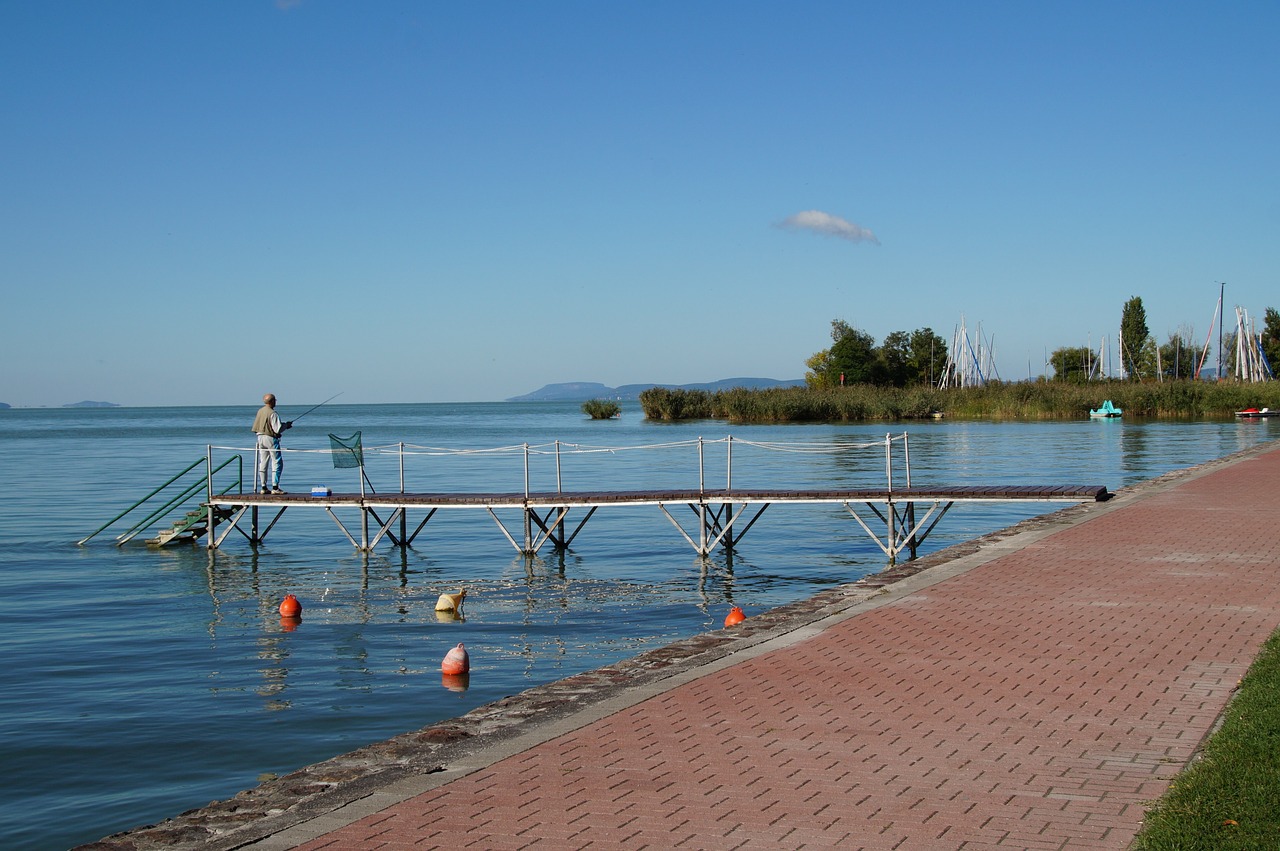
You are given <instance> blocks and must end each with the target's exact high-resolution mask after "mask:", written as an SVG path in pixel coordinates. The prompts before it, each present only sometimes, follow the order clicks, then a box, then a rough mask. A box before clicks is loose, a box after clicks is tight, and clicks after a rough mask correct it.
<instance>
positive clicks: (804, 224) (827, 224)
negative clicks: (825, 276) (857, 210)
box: [778, 210, 880, 245]
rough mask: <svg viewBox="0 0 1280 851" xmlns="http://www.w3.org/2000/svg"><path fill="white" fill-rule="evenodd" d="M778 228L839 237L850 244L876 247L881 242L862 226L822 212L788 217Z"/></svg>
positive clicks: (802, 213)
mask: <svg viewBox="0 0 1280 851" xmlns="http://www.w3.org/2000/svg"><path fill="white" fill-rule="evenodd" d="M778 227H780V228H784V229H786V230H810V231H813V232H814V233H820V234H823V235H824V236H838V237H840V238H841V239H847V240H849V241H850V242H871V243H874V244H876V245H879V244H880V240H878V239H876V235H875V234H874V233H872V232H871V231H869V230H867V229H866V228H864V227H863V226H862V225H858V224H854V223H853V222H851V221H848V220H847V219H842V218H840V217H839V216H833V215H831V214H830V213H824V212H822V211H821V210H804V211H803V212H799V213H796V214H795V215H792V216H787V217H786V218H785V219H783V220H782V221H781V222H779V223H778Z"/></svg>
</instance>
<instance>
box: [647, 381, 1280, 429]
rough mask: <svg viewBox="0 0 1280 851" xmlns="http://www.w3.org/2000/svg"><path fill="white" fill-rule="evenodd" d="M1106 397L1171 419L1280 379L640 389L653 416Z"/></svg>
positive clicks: (1271, 402)
mask: <svg viewBox="0 0 1280 851" xmlns="http://www.w3.org/2000/svg"><path fill="white" fill-rule="evenodd" d="M1105 399H1110V400H1111V401H1112V402H1113V403H1114V404H1115V405H1116V406H1117V407H1119V408H1121V409H1123V410H1124V413H1125V416H1132V417H1158V418H1169V419H1178V418H1183V419H1202V418H1213V417H1231V416H1234V414H1235V412H1236V411H1239V410H1243V409H1244V408H1251V407H1252V408H1271V409H1272V410H1280V382H1275V381H1269V382H1265V383H1262V384H1243V383H1239V382H1235V381H1223V382H1210V381H1165V382H1159V383H1141V382H1133V381H1095V382H1090V383H1087V384H1074V383H1067V382H1053V381H1018V382H1000V381H992V382H988V383H987V384H984V385H982V386H981V387H957V388H949V389H946V390H938V389H936V388H933V387H907V388H897V387H876V386H872V385H869V384H858V385H853V386H850V387H836V388H826V389H813V388H808V387H775V388H766V389H759V390H753V389H746V388H734V389H731V390H719V391H716V392H708V391H705V390H678V389H677V390H673V389H667V388H663V387H653V388H650V389H648V390H645V391H644V392H643V393H641V394H640V405H641V407H642V408H643V410H644V414H645V416H646V417H648V418H649V419H653V420H691V419H723V420H728V421H730V422H738V423H798V422H861V421H868V420H871V421H874V420H903V419H920V418H926V417H932V416H937V415H939V414H941V415H943V416H946V417H952V418H957V419H975V420H977V419H984V420H1050V419H1075V418H1078V417H1085V416H1088V415H1089V411H1090V410H1091V409H1093V408H1097V407H1098V406H1099V405H1101V404H1102V402H1103V401H1104V400H1105Z"/></svg>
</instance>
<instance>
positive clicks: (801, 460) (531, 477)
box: [208, 432, 911, 496]
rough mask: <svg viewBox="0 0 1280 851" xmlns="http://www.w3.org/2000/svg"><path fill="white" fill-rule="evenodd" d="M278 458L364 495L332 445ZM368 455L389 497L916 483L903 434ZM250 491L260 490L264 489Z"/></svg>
mask: <svg viewBox="0 0 1280 851" xmlns="http://www.w3.org/2000/svg"><path fill="white" fill-rule="evenodd" d="M208 449H209V454H210V456H212V453H213V452H214V451H215V450H217V451H229V452H236V453H240V454H242V455H244V456H246V460H247V462H248V463H249V464H250V465H251V466H252V467H254V468H255V469H256V465H254V458H255V452H256V449H255V448H253V447H248V448H246V447H231V446H210V447H209V448H208ZM280 451H281V453H282V455H283V457H284V462H285V469H286V473H285V477H286V479H287V482H289V483H291V487H293V488H302V489H303V492H305V491H306V490H309V489H310V488H311V487H312V486H327V487H330V489H331V490H333V491H339V490H342V489H343V485H344V483H345V482H346V479H347V478H349V479H350V485H351V486H352V489H353V490H355V491H359V490H360V489H361V486H362V484H363V482H362V480H361V474H360V473H359V472H355V471H350V472H349V471H345V470H339V469H334V467H335V465H334V464H333V463H332V459H333V458H334V456H335V450H334V449H332V448H328V447H325V448H314V449H310V448H287V447H286V448H282V449H281V450H280ZM338 454H342V453H341V452H340V451H338ZM363 454H364V459H363V461H364V467H363V469H364V476H365V477H366V479H367V481H368V482H369V485H370V486H371V487H372V488H373V489H374V492H377V493H383V494H387V493H396V492H398V493H424V492H427V493H461V492H472V493H475V492H485V493H496V492H502V493H515V492H519V493H522V494H524V495H525V496H529V495H531V494H533V493H547V492H556V493H560V492H581V491H588V490H592V491H599V490H618V489H626V490H658V489H687V488H696V489H697V490H699V491H705V490H708V489H714V490H722V489H723V490H732V489H733V488H734V487H735V486H737V487H756V488H759V487H769V488H791V489H807V488H820V487H833V486H836V487H877V488H884V489H886V490H888V491H893V490H894V488H895V487H910V486H911V454H910V446H909V443H908V437H907V433H906V432H903V433H901V434H897V435H894V434H885V436H884V438H883V439H877V440H874V441H857V442H855V441H848V440H838V441H829V442H781V441H753V440H744V439H742V438H735V437H733V436H732V435H730V436H726V437H722V438H713V439H707V438H703V437H698V438H694V439H689V440H680V441H671V442H662V443H649V444H641V445H633V446H596V445H590V444H583V443H568V442H564V441H559V440H555V441H551V442H549V443H541V444H531V443H522V444H515V445H509V446H497V447H487V448H471V447H440V446H423V445H418V444H412V443H392V444H386V445H380V446H364V447H363ZM819 459H820V460H819ZM832 459H835V461H834V464H833V463H830V462H831V461H832ZM877 459H879V460H877ZM720 482H723V485H721V484H720ZM254 484H255V487H254V489H255V490H257V489H258V488H259V487H260V486H261V483H260V482H257V481H255V483H254ZM211 495H212V494H211Z"/></svg>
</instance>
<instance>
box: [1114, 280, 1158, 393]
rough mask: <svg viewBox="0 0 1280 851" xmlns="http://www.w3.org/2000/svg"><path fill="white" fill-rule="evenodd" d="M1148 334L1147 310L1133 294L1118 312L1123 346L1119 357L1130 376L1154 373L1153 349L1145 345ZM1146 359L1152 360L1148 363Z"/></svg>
mask: <svg viewBox="0 0 1280 851" xmlns="http://www.w3.org/2000/svg"><path fill="white" fill-rule="evenodd" d="M1150 336H1151V331H1150V329H1148V328H1147V310H1146V308H1144V307H1143V306H1142V299H1141V298H1140V297H1138V296H1133V297H1132V298H1130V299H1129V300H1128V301H1126V302H1125V303H1124V310H1123V311H1122V312H1121V314H1120V342H1121V345H1122V346H1123V348H1122V349H1121V352H1120V357H1121V363H1122V364H1123V368H1124V369H1125V370H1126V371H1127V372H1128V373H1129V377H1130V378H1138V377H1140V376H1142V375H1152V374H1154V370H1153V369H1152V367H1153V366H1154V360H1153V359H1154V356H1155V350H1154V349H1153V348H1151V347H1149V346H1148V345H1147V340H1148V338H1149V337H1150ZM1148 360H1151V361H1152V362H1150V363H1148Z"/></svg>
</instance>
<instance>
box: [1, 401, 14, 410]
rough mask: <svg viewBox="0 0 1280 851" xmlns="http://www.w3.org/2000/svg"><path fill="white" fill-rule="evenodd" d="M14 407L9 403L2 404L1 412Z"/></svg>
mask: <svg viewBox="0 0 1280 851" xmlns="http://www.w3.org/2000/svg"><path fill="white" fill-rule="evenodd" d="M12 407H13V406H12V405H10V404H9V403H8V402H0V411H3V410H4V409H6V408H12Z"/></svg>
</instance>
